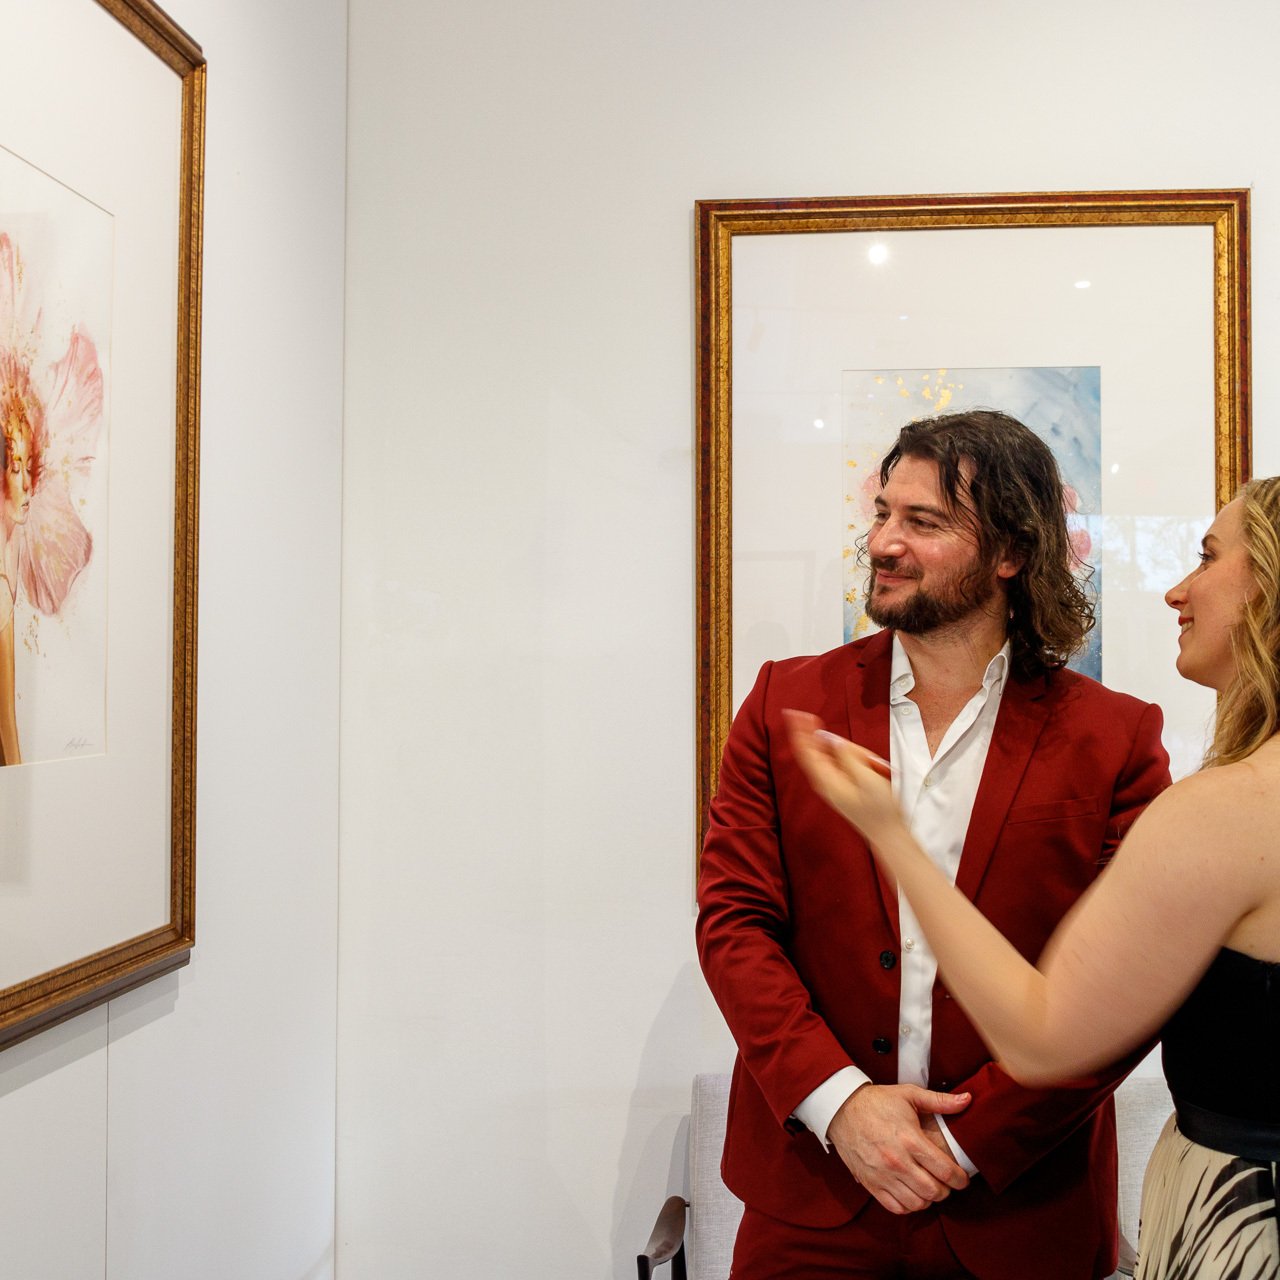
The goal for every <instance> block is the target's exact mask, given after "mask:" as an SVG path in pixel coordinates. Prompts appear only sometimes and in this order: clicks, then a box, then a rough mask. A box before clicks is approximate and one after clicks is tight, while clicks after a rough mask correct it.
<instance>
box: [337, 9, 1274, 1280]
mask: <svg viewBox="0 0 1280 1280" xmlns="http://www.w3.org/2000/svg"><path fill="white" fill-rule="evenodd" d="M349 7H350V30H349V60H350V83H349V95H350V96H349V114H348V130H349V148H348V240H347V246H348V247H347V253H348V257H347V280H348V295H347V383H346V420H345V464H344V485H345V490H344V493H345V499H344V527H343V582H344V590H343V682H342V819H341V822H342V825H341V851H342V852H341V876H340V885H341V892H340V896H341V931H340V969H339V1053H338V1094H339V1107H338V1120H339V1126H338V1263H339V1275H340V1277H341V1280H409V1278H410V1277H421V1276H442V1277H462V1276H506V1275H516V1274H528V1275H547V1276H551V1275H574V1276H584V1277H585V1276H590V1277H595V1278H596V1280H601V1278H603V1277H609V1276H625V1275H627V1274H634V1273H633V1271H632V1268H633V1267H634V1262H633V1261H632V1260H631V1259H632V1258H633V1256H634V1254H635V1252H636V1250H637V1249H638V1248H639V1247H640V1246H641V1245H642V1243H643V1241H644V1240H645V1238H646V1236H647V1234H648V1229H649V1226H650V1223H651V1218H652V1213H653V1212H654V1210H655V1209H656V1207H657V1206H658V1204H660V1202H661V1200H662V1199H663V1196H664V1195H665V1194H666V1192H667V1189H668V1185H669V1179H671V1178H672V1177H673V1176H677V1175H674V1174H673V1172H672V1170H671V1168H670V1165H671V1144H672V1140H673V1138H674V1137H675V1136H676V1130H677V1125H678V1121H679V1117H680V1116H681V1114H682V1113H683V1112H684V1111H685V1110H686V1108H687V1105H688V1104H687V1090H688V1084H689V1079H690V1077H691V1075H692V1074H693V1073H694V1072H695V1071H697V1070H707V1069H719V1068H723V1067H725V1066H726V1065H727V1063H728V1061H729V1044H728V1040H727V1038H726V1036H725V1034H724V1033H723V1031H722V1029H721V1026H720V1021H719V1016H718V1014H717V1012H716V1011H715V1010H714V1008H713V1007H712V1005H711V1002H710V1001H709V999H708V998H707V997H706V995H705V994H704V992H703V989H702V986H701V982H700V978H699V976H698V973H697V971H696V965H695V959H694V950H693V944H692V924H693V915H692V892H691V880H692V853H693V850H692V844H693V825H694V817H693V697H694V686H693V673H694V650H693V565H694V525H693V521H694V510H693V457H692V452H691V446H692V436H693V427H692V422H693V389H692V388H693V336H692V285H691V279H692V234H691V230H692V206H693V202H694V200H695V199H697V198H710V197H732V196H801V195H854V194H877V193H882V194H895V193H908V192H963V191H978V192H981V191H1021V190H1031V191H1036V190H1058V189H1073V188H1074V189H1094V188H1139V187H1215V186H1248V185H1252V186H1253V188H1254V206H1253V207H1254V214H1255V221H1254V241H1253V248H1254V305H1255V312H1254V316H1255V324H1254V337H1255V348H1254V349H1255V352H1256V354H1257V372H1256V374H1255V378H1254V390H1255V394H1256V419H1255V420H1256V422H1257V424H1258V426H1257V432H1256V450H1255V454H1256V462H1257V466H1258V468H1259V469H1260V470H1262V471H1267V470H1276V469H1280V432H1278V431H1277V430H1276V429H1275V428H1274V427H1273V426H1272V425H1271V424H1272V423H1274V421H1275V419H1276V414H1277V410H1278V409H1280V405H1278V403H1277V392H1276V390H1275V387H1274V385H1273V383H1272V381H1271V378H1270V377H1269V373H1270V366H1269V353H1270V352H1271V351H1273V350H1274V349H1276V345H1277V341H1278V340H1280V308H1278V307H1277V281H1278V280H1280V275H1278V271H1277V268H1278V256H1280V157H1277V155H1276V152H1275V148H1274V146H1273V138H1272V133H1273V128H1272V126H1273V122H1274V121H1275V120H1276V119H1278V118H1280V83H1277V81H1276V78H1275V75H1274V67H1273V63H1274V52H1275V50H1276V48H1277V47H1278V46H1280V13H1278V12H1277V11H1276V10H1275V7H1274V6H1273V5H1272V4H1270V3H1269V2H1268V0H1250V2H1243V0H1227V2H1226V3H1223V4H1220V5H1217V6H1213V7H1205V6H1202V5H1198V4H1192V3H1189V2H1183V0H1179V2H1178V3H1173V4H1170V3H1163V2H1162V3H1156V2H1155V0H1131V2H1129V3H1125V4H1116V3H1114V2H1113V0H1084V3H1081V4H1077V5H1075V6H1072V7H1071V8H1070V9H1069V10H1068V9H1065V8H1063V7H1062V6H1061V5H1049V4H1043V3H1030V4H1028V3H1026V2H1025V0H989V2H988V3H985V4H983V5H981V6H973V5H955V4H951V3H947V2H945V0H901V2H899V3H896V4H883V3H879V2H875V0H796V2H795V3H792V4H789V5H777V4H775V3H772V0H770V2H768V3H766V2H765V0H732V3H731V2H730V0H698V2H696V3H688V2H687V0H684V2H682V3H675V2H674V0H613V2H611V3H607V4H601V3H599V2H598V0H555V2H554V3H553V2H551V0H532V2H531V3H526V4H519V5H515V4H510V3H495V2H494V0H472V2H470V3H467V4H461V3H457V2H456V0H455V2H452V3H444V2H441V0H350V6H349ZM974 305H975V306H980V305H981V299H980V298H975V300H974Z"/></svg>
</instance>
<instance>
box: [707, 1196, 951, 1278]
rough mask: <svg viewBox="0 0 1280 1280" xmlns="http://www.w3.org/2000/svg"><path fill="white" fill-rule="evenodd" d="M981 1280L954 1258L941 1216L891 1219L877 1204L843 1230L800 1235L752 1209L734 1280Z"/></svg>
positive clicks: (930, 1212) (925, 1212)
mask: <svg viewBox="0 0 1280 1280" xmlns="http://www.w3.org/2000/svg"><path fill="white" fill-rule="evenodd" d="M849 1277H855V1278H857V1277H861V1278H864V1280H976V1278H975V1277H974V1275H973V1273H972V1272H971V1271H966V1270H965V1269H964V1267H962V1266H961V1265H960V1263H959V1262H958V1261H957V1260H956V1255H955V1254H954V1253H952V1252H951V1247H950V1246H949V1245H948V1244H947V1239H946V1236H944V1235H943V1233H942V1224H941V1222H940V1221H939V1218H938V1211H937V1210H936V1209H934V1208H928V1209H921V1210H920V1211H919V1212H918V1213H908V1214H903V1215H898V1214H893V1213H890V1212H889V1211H888V1209H885V1208H882V1207H881V1205H880V1204H879V1203H877V1202H876V1201H875V1200H872V1201H871V1203H870V1204H868V1205H867V1207H866V1208H865V1209H864V1210H863V1211H862V1212H861V1213H860V1214H858V1216H857V1217H856V1218H854V1220H853V1221H852V1222H846V1223H845V1224H844V1226H842V1227H826V1228H824V1227H797V1226H793V1225H792V1224H791V1223H789V1222H779V1221H778V1220H777V1219H776V1218H770V1217H769V1216H768V1215H767V1214H763V1213H757V1212H756V1211H755V1210H754V1209H748V1210H747V1211H746V1212H745V1213H744V1214H743V1215H742V1225H741V1226H740V1227H739V1228H738V1239H737V1243H736V1244H735V1245H734V1248H733V1270H732V1271H730V1273H729V1280H849Z"/></svg>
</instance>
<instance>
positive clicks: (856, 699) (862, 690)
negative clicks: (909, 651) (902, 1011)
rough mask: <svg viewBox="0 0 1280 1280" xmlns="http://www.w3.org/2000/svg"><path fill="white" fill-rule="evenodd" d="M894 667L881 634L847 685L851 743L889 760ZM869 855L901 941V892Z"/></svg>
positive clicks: (888, 636)
mask: <svg viewBox="0 0 1280 1280" xmlns="http://www.w3.org/2000/svg"><path fill="white" fill-rule="evenodd" d="M892 667H893V632H892V631H878V632H876V633H875V635H873V636H871V637H870V638H869V639H868V640H867V642H866V644H864V645H863V646H862V648H861V649H860V650H859V651H858V666H857V668H856V669H855V670H854V671H851V672H850V673H849V677H848V680H847V681H846V682H845V697H846V699H847V703H848V711H849V727H848V737H849V740H850V742H856V743H858V745H859V746H863V747H866V749H867V750H868V751H874V752H875V753H876V755H878V756H879V757H880V758H881V759H883V760H887V759H888V758H889V675H890V672H891V670H892ZM862 847H863V849H864V850H865V851H866V856H867V857H868V858H869V859H870V860H871V861H872V862H873V863H875V868H876V880H877V882H878V883H879V885H880V898H881V901H882V902H883V904H884V914H885V918H886V919H887V920H888V922H889V928H890V929H891V930H892V931H893V937H894V941H895V942H897V941H898V890H897V888H896V887H895V886H894V885H893V883H892V882H891V881H890V880H889V878H888V877H887V876H886V875H885V873H884V872H883V871H882V870H881V869H880V864H879V863H878V862H876V861H875V858H874V857H873V856H872V853H871V850H870V849H867V847H866V845H865V844H863V846H862Z"/></svg>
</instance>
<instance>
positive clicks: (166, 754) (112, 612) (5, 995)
mask: <svg viewBox="0 0 1280 1280" xmlns="http://www.w3.org/2000/svg"><path fill="white" fill-rule="evenodd" d="M13 17H14V20H15V21H16V22H21V23H23V24H26V25H25V28H24V30H25V32H26V35H25V40H26V42H25V43H23V44H22V47H23V49H24V57H30V58H34V59H37V60H38V59H39V58H41V57H42V56H47V55H46V53H43V52H42V51H47V50H51V49H54V48H57V49H59V50H60V51H61V53H62V55H63V63H62V65H57V66H46V67H45V68H44V69H43V70H42V71H41V70H39V69H38V68H37V69H36V74H38V76H39V77H40V81H39V82H40V83H42V84H47V85H48V86H49V88H48V91H47V93H45V94H43V95H42V96H40V97H39V98H38V100H36V101H32V102H29V103H28V104H27V111H26V112H25V113H24V118H23V120H22V121H21V123H20V124H19V123H18V122H17V121H16V119H15V118H13V117H10V118H9V121H8V123H7V124H6V127H5V130H4V131H3V136H0V143H2V144H3V147H4V149H5V150H6V152H8V153H9V154H10V156H12V157H13V158H14V160H13V161H12V162H13V163H21V164H24V165H27V166H29V167H30V170H31V172H32V173H34V174H37V175H39V178H38V180H39V181H40V182H44V183H46V184H47V186H48V189H49V190H50V191H54V190H55V189H57V190H61V191H68V192H71V193H73V195H74V198H75V199H76V200H77V201H80V202H81V203H82V204H83V205H84V207H85V208H88V209H92V210H93V213H94V216H95V217H100V218H102V219H106V220H107V221H108V222H109V224H110V234H109V236H108V237H107V239H108V243H109V245H110V246H111V248H110V252H111V254H112V255H113V256H112V259H111V263H110V266H109V268H108V272H107V277H108V279H109V280H111V281H112V282H113V287H112V288H111V289H110V292H109V296H108V300H107V302H106V303H105V304H104V307H105V310H106V311H107V313H108V314H109V315H110V318H111V319H110V332H109V334H108V335H107V339H106V340H105V341H101V340H100V346H101V351H102V367H103V369H104V371H108V376H107V377H106V379H105V393H104V394H105V403H106V404H107V405H108V406H109V421H110V427H109V433H110V434H109V440H108V447H109V455H110V467H109V469H107V468H105V466H104V470H106V471H107V473H108V474H109V477H110V485H109V490H107V493H108V495H109V496H108V499H107V502H106V511H105V513H104V514H103V515H102V517H101V518H100V520H99V527H97V528H95V530H94V533H93V544H94V545H93V555H94V556H95V557H97V558H98V560H97V561H95V562H94V567H95V571H96V572H98V573H100V574H101V575H102V576H104V577H106V576H109V577H110V583H111V594H110V597H109V600H108V604H107V605H104V606H103V609H102V616H103V629H104V639H103V640H102V642H101V644H102V649H103V651H104V654H105V653H108V652H109V654H110V661H109V662H105V660H104V667H105V671H104V675H103V677H102V678H103V687H104V698H103V702H104V709H103V711H102V712H101V716H100V722H101V724H102V726H103V741H102V742H101V743H96V742H93V743H88V742H78V741H77V742H75V743H69V744H68V747H69V749H71V750H73V751H81V754H82V757H83V758H76V759H44V760H40V761H38V762H36V763H27V764H20V765H19V766H18V767H17V768H5V769H0V841H3V842H5V843H6V845H7V848H6V849H5V850H4V851H3V852H2V853H0V911H3V912H7V913H8V915H7V917H6V918H7V919H8V921H9V924H8V926H7V927H6V928H5V929H4V932H5V934H6V935H7V941H5V942H3V943H0V1047H3V1046H7V1045H9V1044H12V1043H15V1042H16V1041H18V1040H20V1039H23V1038H25V1037H27V1036H29V1035H31V1034H33V1033H35V1032H37V1031H40V1030H42V1029H44V1028H45V1027H48V1026H50V1025H52V1024H53V1023H56V1022H59V1021H61V1020H62V1019H65V1018H67V1017H69V1016H71V1015H73V1014H76V1013H78V1012H80V1011H82V1010H84V1009H87V1008H89V1007H91V1006H93V1005H96V1004H99V1003H101V1002H102V1001H105V1000H107V999H109V998H111V997H113V996H116V995H118V994H120V993H121V992H124V991H127V990H129V989H130V988H133V987H136V986H138V985H140V984H141V983H144V982H147V981H149V980H151V979H153V978H156V977H158V976H160V975H161V974H165V973H168V972H171V971H172V970H174V969H176V968H178V967H180V966H181V965H184V964H186V963H187V962H188V960H189V958H190V954H191V950H192V947H193V945H194V943H195V791H196V630H197V616H196V610H197V590H196V589H197V535H198V493H199V436H200V338H201V271H202V234H203V230H202V229H203V199H204V134H205V82H206V64H205V58H204V55H203V53H202V51H201V49H200V46H199V45H198V44H197V43H196V42H195V41H194V40H192V39H191V37H190V36H189V35H187V34H186V32H184V31H183V30H182V29H181V28H180V27H179V26H178V25H177V24H176V23H174V22H173V21H172V19H171V18H169V16H168V15H167V14H165V13H164V11H163V10H162V9H160V8H159V7H158V6H157V5H155V4H153V3H151V2H150V0H60V3H59V4H56V5H51V6H48V7H47V11H46V6H29V5H23V6H21V7H20V12H18V11H15V14H14V15H13ZM76 58H80V59H82V60H83V62H84V64H85V65H86V66H90V65H91V66H92V71H93V74H92V75H91V76H86V77H84V79H85V80H86V82H89V81H91V82H92V86H87V87H85V88H83V89H82V88H80V87H79V86H77V88H76V89H74V90H66V89H65V85H66V83H67V82H68V81H69V80H72V79H74V76H73V74H72V71H73V69H74V67H73V66H71V65H68V63H69V62H70V61H71V60H74V59H76ZM95 91H96V92H98V93H99V94H102V95H104V97H103V98H102V99H101V101H103V103H104V106H103V112H102V115H103V119H99V118H98V117H97V115H96V113H94V112H92V111H86V109H85V103H84V101H83V100H81V99H77V98H74V97H73V96H71V95H72V94H73V93H81V92H84V93H88V92H95ZM27 117H29V119H28V118H27ZM148 125H150V126H151V127H147V126H148ZM113 170H114V171H115V176H113ZM139 174H140V175H142V179H141V181H139V180H138V179H137V177H136V176H135V175H139ZM126 187H127V192H126V194H124V195H120V193H121V192H122V191H125V188H126ZM117 196H119V199H118V200H117ZM0 204H2V202H0ZM10 207H11V209H12V206H10ZM40 212H41V211H40V210H39V209H37V210H35V214H36V215H39V214H40ZM24 214H25V216H27V218H28V222H29V223H30V222H31V220H32V216H33V215H32V212H31V211H30V210H29V209H27V210H24ZM2 216H3V208H2V207H0V217H2ZM0 230H3V227H0ZM112 273H114V274H112ZM175 291H176V293H175ZM104 420H105V415H104ZM104 434H105V432H104ZM105 451H106V449H105V448H104V452H105ZM97 465H103V464H102V463H99V464H97ZM136 547H143V548H145V549H147V552H148V555H147V556H142V555H134V554H133V549H134V548H136ZM99 561H100V562H101V563H100V567H99V564H98V562H99ZM78 585H79V584H78V583H77V586H78ZM105 591H106V588H105V586H104V587H103V593H104V596H105ZM14 598H15V608H16V607H17V604H18V603H19V602H20V601H21V598H22V597H21V593H20V592H18V591H16V590H15V595H14ZM135 602H136V604H135ZM44 625H45V626H46V627H47V626H48V623H45V624H44ZM24 656H25V655H22V654H21V653H20V655H19V662H20V663H21V662H22V661H23V659H24ZM27 660H28V661H31V660H30V659H27ZM28 702H30V699H28ZM139 779H141V780H142V781H143V785H137V786H135V785H134V783H136V782H137V780H139ZM51 957H52V958H53V959H54V960H56V961H57V962H56V963H51V962H50V958H51Z"/></svg>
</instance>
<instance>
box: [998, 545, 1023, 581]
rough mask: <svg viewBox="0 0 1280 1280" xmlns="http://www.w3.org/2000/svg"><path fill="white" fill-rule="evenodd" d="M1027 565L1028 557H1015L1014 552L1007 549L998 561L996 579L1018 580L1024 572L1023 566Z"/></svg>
mask: <svg viewBox="0 0 1280 1280" xmlns="http://www.w3.org/2000/svg"><path fill="white" fill-rule="evenodd" d="M1026 563H1027V558H1026V556H1021V555H1015V554H1014V552H1013V551H1012V550H1010V549H1009V548H1008V547H1006V548H1005V549H1004V551H1002V552H1001V554H1000V557H999V559H997V560H996V577H997V578H1005V579H1008V578H1016V577H1017V576H1018V574H1019V573H1021V572H1022V566H1023V565H1024V564H1026Z"/></svg>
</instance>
